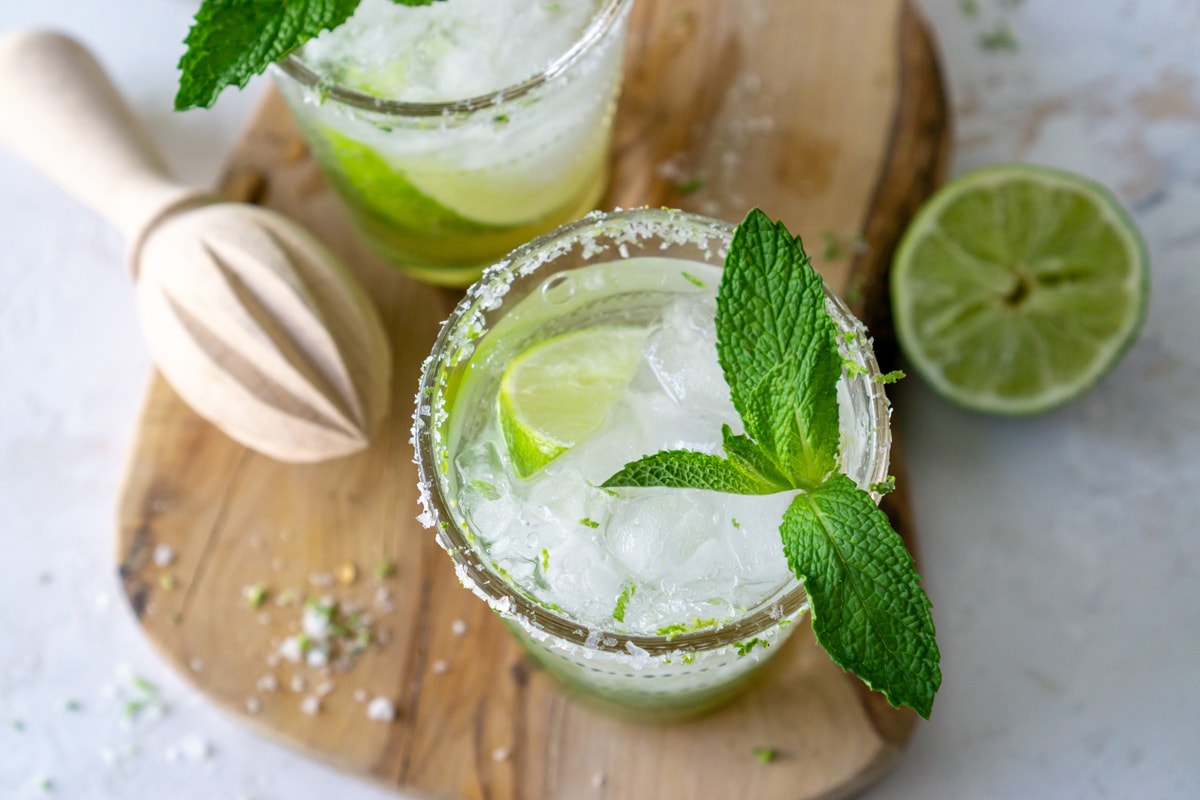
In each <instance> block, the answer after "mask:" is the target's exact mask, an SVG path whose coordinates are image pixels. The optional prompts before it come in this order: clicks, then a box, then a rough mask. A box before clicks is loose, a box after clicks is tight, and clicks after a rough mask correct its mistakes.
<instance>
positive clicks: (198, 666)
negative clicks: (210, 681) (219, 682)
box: [188, 658, 204, 672]
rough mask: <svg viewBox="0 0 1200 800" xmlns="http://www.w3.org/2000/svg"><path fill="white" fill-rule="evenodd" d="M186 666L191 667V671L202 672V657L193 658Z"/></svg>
mask: <svg viewBox="0 0 1200 800" xmlns="http://www.w3.org/2000/svg"><path fill="white" fill-rule="evenodd" d="M188 666H189V667H190V668H191V670H192V672H204V659H202V658H193V659H192V660H191V661H189V662H188Z"/></svg>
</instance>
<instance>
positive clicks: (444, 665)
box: [430, 658, 450, 675]
mask: <svg viewBox="0 0 1200 800" xmlns="http://www.w3.org/2000/svg"><path fill="white" fill-rule="evenodd" d="M430 669H432V670H433V674H434V675H445V674H446V673H447V672H449V671H450V664H449V663H448V662H447V661H445V660H443V659H440V658H439V659H438V660H437V661H435V662H433V664H432V665H431V666H430Z"/></svg>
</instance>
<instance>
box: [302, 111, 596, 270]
mask: <svg viewBox="0 0 1200 800" xmlns="http://www.w3.org/2000/svg"><path fill="white" fill-rule="evenodd" d="M307 138H308V140H309V142H310V144H311V145H312V147H313V155H314V157H315V158H316V160H317V163H318V164H319V165H320V167H321V169H322V171H323V172H324V174H325V177H326V179H327V180H329V182H330V184H331V185H332V186H333V188H334V189H335V190H336V191H337V193H338V195H339V196H340V197H341V198H342V200H343V202H344V203H345V205H346V207H347V209H348V210H349V212H350V216H351V219H352V221H353V222H354V224H355V225H356V226H357V227H358V228H359V230H360V232H361V233H362V234H363V236H364V238H365V240H366V241H367V243H368V244H369V245H370V246H371V248H372V249H373V250H374V251H375V252H376V253H377V254H378V255H379V256H380V257H381V258H383V259H384V260H385V261H387V262H389V263H390V264H392V265H394V266H396V267H397V268H399V269H400V270H401V271H403V272H405V273H406V274H409V275H411V276H412V277H414V278H416V279H418V280H421V281H424V282H426V283H433V284H438V285H443V286H466V285H468V284H470V283H471V282H473V281H474V280H476V279H477V278H479V276H480V275H481V274H482V273H483V270H484V268H485V267H486V266H488V265H490V264H491V263H493V262H494V261H496V260H497V259H499V258H501V257H502V256H504V255H505V254H507V253H508V252H510V251H511V250H513V249H515V248H516V247H518V246H519V245H521V244H524V243H525V242H527V241H529V240H530V239H533V238H536V237H537V236H540V235H541V234H543V233H545V232H547V231H549V230H552V229H554V228H557V227H558V226H560V225H562V224H564V223H567V222H570V221H572V220H575V219H578V218H579V217H582V216H583V215H584V214H586V213H587V212H589V211H591V210H592V209H594V208H595V207H596V205H597V203H599V201H600V198H601V197H602V196H603V194H604V190H605V188H606V187H607V182H608V160H607V158H606V157H605V150H606V149H607V148H606V145H607V137H605V141H604V143H603V146H601V147H593V149H595V150H596V151H597V153H596V157H594V158H592V159H591V163H590V164H587V165H585V167H584V168H583V170H581V171H580V172H578V173H577V174H576V175H574V176H572V180H573V181H574V182H575V183H576V184H577V185H578V189H577V190H576V191H575V192H574V193H573V194H571V195H570V196H569V197H568V198H567V200H566V202H564V203H562V204H561V205H559V206H557V207H555V208H554V209H552V210H550V211H549V212H547V213H544V214H542V215H540V216H538V217H535V218H533V219H530V220H527V221H523V222H520V223H518V224H512V225H504V224H491V223H485V222H478V221H475V220H472V219H468V218H467V217H465V216H463V215H461V214H459V213H457V212H455V211H454V210H452V209H450V208H447V207H446V206H444V205H442V204H441V203H439V202H438V201H437V200H435V199H433V198H431V197H429V196H428V195H426V194H425V193H423V192H422V191H421V190H420V189H418V188H417V187H416V186H415V185H414V184H413V182H412V181H411V180H410V179H409V178H408V176H407V175H406V174H405V173H404V172H403V171H402V170H401V169H400V168H398V167H396V166H394V165H392V164H391V163H389V162H388V160H387V159H385V158H384V157H383V155H381V154H380V153H379V152H377V151H376V150H374V149H373V148H371V147H370V146H368V145H365V144H362V143H360V142H357V141H355V140H354V139H351V138H349V137H348V136H346V135H344V134H341V133H339V132H337V131H335V130H333V129H331V128H324V129H311V128H310V129H309V130H308V131H307Z"/></svg>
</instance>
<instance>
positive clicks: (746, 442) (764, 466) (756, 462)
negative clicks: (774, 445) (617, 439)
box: [721, 425, 792, 492]
mask: <svg viewBox="0 0 1200 800" xmlns="http://www.w3.org/2000/svg"><path fill="white" fill-rule="evenodd" d="M721 438H722V439H723V444H724V446H725V455H726V456H727V457H728V458H729V461H730V463H731V464H733V465H734V466H735V467H737V468H738V469H739V470H740V471H742V472H744V473H746V474H747V475H750V476H752V477H754V478H756V479H758V480H761V481H762V482H764V483H769V484H771V485H773V486H776V487H777V488H776V491H779V492H782V491H785V490H787V489H790V488H792V487H791V484H790V482H789V481H788V479H787V478H786V477H784V476H783V475H782V474H781V473H780V472H779V469H778V467H776V466H775V464H774V463H773V462H772V461H771V458H770V457H769V456H768V455H767V454H766V453H764V452H763V449H762V448H761V447H759V446H758V444H757V443H756V442H755V441H754V440H753V439H751V438H749V437H748V436H741V435H738V434H735V433H734V432H733V429H732V428H730V427H729V426H728V425H722V426H721Z"/></svg>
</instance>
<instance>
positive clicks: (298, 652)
mask: <svg viewBox="0 0 1200 800" xmlns="http://www.w3.org/2000/svg"><path fill="white" fill-rule="evenodd" d="M279 655H281V656H283V657H284V658H286V659H287V660H288V661H292V662H298V661H299V660H300V659H301V658H303V657H304V645H302V644H301V643H300V637H299V636H289V637H288V638H286V639H284V640H283V644H281V645H279Z"/></svg>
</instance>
